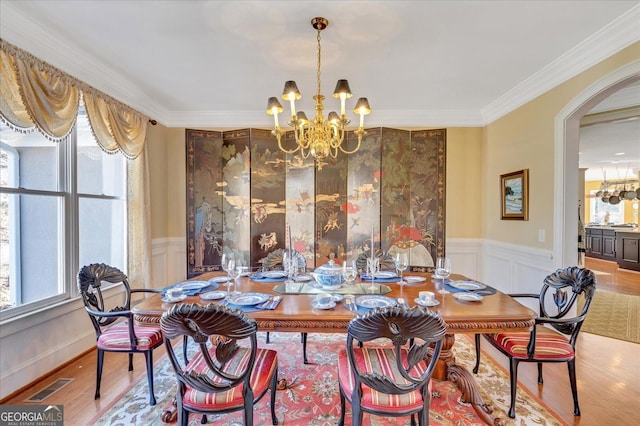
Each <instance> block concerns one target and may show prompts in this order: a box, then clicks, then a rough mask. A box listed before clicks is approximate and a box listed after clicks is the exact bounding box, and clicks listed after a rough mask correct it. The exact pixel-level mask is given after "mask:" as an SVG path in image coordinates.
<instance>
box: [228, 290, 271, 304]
mask: <svg viewBox="0 0 640 426" xmlns="http://www.w3.org/2000/svg"><path fill="white" fill-rule="evenodd" d="M268 298H269V295H268V294H265V293H240V294H232V295H231V296H229V303H232V304H234V305H238V306H251V305H258V304H260V303H262V302H266V301H267V299H268Z"/></svg>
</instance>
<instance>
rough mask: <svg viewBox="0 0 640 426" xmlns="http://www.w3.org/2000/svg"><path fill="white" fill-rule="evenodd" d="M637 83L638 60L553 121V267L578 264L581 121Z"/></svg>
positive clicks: (604, 80)
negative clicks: (592, 111)
mask: <svg viewBox="0 0 640 426" xmlns="http://www.w3.org/2000/svg"><path fill="white" fill-rule="evenodd" d="M636 81H640V60H635V61H633V62H630V63H628V64H626V65H624V66H622V67H620V68H618V69H617V70H615V71H613V72H611V73H610V74H607V75H606V76H604V77H602V78H601V79H599V80H598V81H596V82H594V83H593V84H592V85H591V86H589V87H587V88H586V89H585V90H584V91H583V92H582V93H580V94H579V95H578V96H576V97H575V98H574V99H573V100H571V102H569V103H568V104H567V105H566V106H565V107H564V108H563V109H562V110H561V111H560V112H559V113H558V114H557V115H556V118H555V137H554V150H555V152H554V154H555V155H554V159H555V161H554V176H555V178H554V182H555V188H554V218H553V235H554V238H553V264H554V267H555V268H563V267H566V266H572V265H577V264H578V215H577V211H578V210H577V209H578V175H579V173H578V163H579V161H578V150H579V147H580V119H581V118H582V117H583V116H584V115H585V114H586V113H587V112H589V111H590V110H591V109H592V108H593V107H594V106H596V105H597V104H598V103H600V102H601V101H602V100H604V99H605V98H607V97H609V96H610V95H611V94H612V93H614V92H616V91H618V90H620V89H621V88H622V87H624V86H626V85H628V84H630V83H633V82H636Z"/></svg>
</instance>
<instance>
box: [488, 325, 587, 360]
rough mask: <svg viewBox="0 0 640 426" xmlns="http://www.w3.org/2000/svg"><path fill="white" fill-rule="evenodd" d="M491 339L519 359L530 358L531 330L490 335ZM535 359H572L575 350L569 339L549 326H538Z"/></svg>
mask: <svg viewBox="0 0 640 426" xmlns="http://www.w3.org/2000/svg"><path fill="white" fill-rule="evenodd" d="M487 337H489V338H490V339H492V340H493V341H494V342H496V343H497V344H498V346H500V347H501V348H502V349H504V350H505V351H506V352H507V353H508V354H509V355H510V356H512V357H514V358H518V359H528V357H527V345H529V339H530V337H531V334H530V333H529V332H508V333H497V334H491V335H488V336H487ZM534 356H535V359H541V360H542V359H571V358H573V357H575V351H574V350H573V348H572V347H571V345H570V344H569V339H568V338H567V337H566V336H564V335H562V334H560V333H558V332H556V331H554V330H551V329H549V328H548V327H543V326H538V329H537V332H536V348H535V355H534Z"/></svg>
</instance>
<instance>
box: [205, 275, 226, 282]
mask: <svg viewBox="0 0 640 426" xmlns="http://www.w3.org/2000/svg"><path fill="white" fill-rule="evenodd" d="M209 281H211V282H214V283H226V282H227V281H231V277H230V276H228V275H223V276H220V277H213V278H211V279H210V280H209Z"/></svg>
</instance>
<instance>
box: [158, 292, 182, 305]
mask: <svg viewBox="0 0 640 426" xmlns="http://www.w3.org/2000/svg"><path fill="white" fill-rule="evenodd" d="M186 298H187V295H186V294H183V295H181V296H178V297H166V296H165V297H163V298H162V301H163V302H165V303H178V302H182V301H183V300H184V299H186Z"/></svg>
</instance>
